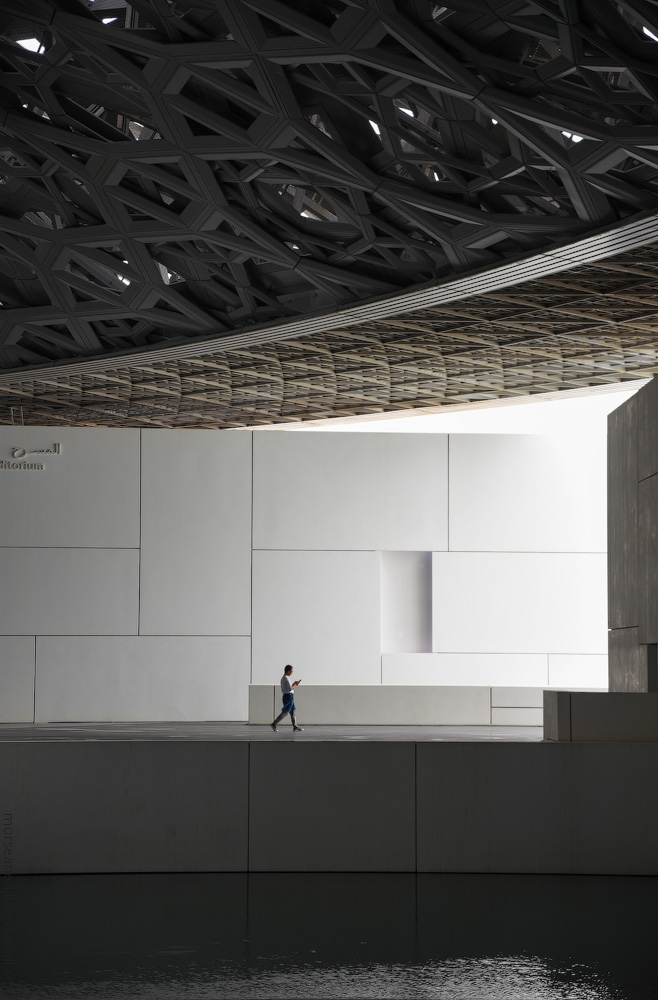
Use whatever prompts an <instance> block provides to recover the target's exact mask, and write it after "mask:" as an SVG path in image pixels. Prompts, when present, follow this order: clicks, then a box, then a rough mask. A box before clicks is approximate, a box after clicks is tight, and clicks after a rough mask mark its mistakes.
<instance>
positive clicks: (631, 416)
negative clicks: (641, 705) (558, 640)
mask: <svg viewBox="0 0 658 1000" xmlns="http://www.w3.org/2000/svg"><path fill="white" fill-rule="evenodd" d="M637 415H638V396H631V398H630V399H629V400H627V401H626V402H625V403H624V404H623V406H620V407H619V408H618V409H616V410H613V412H612V413H610V414H609V416H608V622H609V626H610V628H633V627H635V626H637V624H638V589H637V582H638V581H637V576H638V558H639V553H638V465H637V460H638V451H637V437H638V422H637Z"/></svg>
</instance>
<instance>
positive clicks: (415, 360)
mask: <svg viewBox="0 0 658 1000" xmlns="http://www.w3.org/2000/svg"><path fill="white" fill-rule="evenodd" d="M123 365H124V366H123V367H122V366H121V363H120V362H119V361H117V365H116V367H112V368H105V369H103V370H102V371H96V372H91V371H89V370H87V371H85V370H84V369H83V372H82V373H77V374H74V373H67V368H66V366H63V367H62V368H60V369H50V371H48V372H45V371H44V372H43V373H39V372H34V373H33V375H31V376H30V377H29V378H28V376H27V373H26V374H24V375H23V376H22V377H21V380H20V381H19V380H18V379H17V380H16V382H15V384H14V385H13V386H7V385H4V386H2V387H1V388H0V422H3V423H11V422H12V421H15V422H20V420H21V416H22V419H23V420H24V421H25V423H30V424H46V425H48V424H50V425H58V424H60V425H61V424H66V425H79V426H88V425H95V424H102V425H106V426H117V427H126V426H133V427H151V426H156V427H220V428H222V427H245V426H246V427H249V426H258V425H259V424H264V423H265V424H267V423H277V422H287V421H290V420H299V419H318V418H321V417H339V416H348V415H356V414H365V413H374V412H382V411H386V410H397V409H403V408H409V407H422V406H433V405H439V404H450V403H458V402H459V403H461V402H475V401H477V400H484V399H493V398H499V397H506V396H519V395H524V394H528V393H538V392H553V391H556V390H560V389H573V388H579V387H582V386H590V385H601V384H604V383H607V382H618V381H621V380H624V379H631V380H632V379H638V378H645V377H648V376H649V375H651V374H655V373H656V372H658V253H656V250H655V248H652V247H648V248H645V249H642V250H635V251H632V252H630V253H627V254H624V255H621V256H619V257H616V258H614V259H609V260H605V261H602V262H600V263H597V264H594V265H589V266H587V267H583V268H580V269H577V270H573V271H570V272H568V273H567V274H561V275H558V276H556V277H552V278H542V279H540V280H538V281H533V282H528V283H526V284H523V285H517V286H515V287H512V288H508V289H506V290H505V291H502V292H496V293H491V294H487V295H481V296H474V297H473V298H470V299H465V300H462V301H460V302H458V303H455V304H453V305H451V306H448V307H442V308H441V309H428V310H424V311H422V312H420V313H417V314H414V313H406V314H403V315H401V316H398V317H395V318H392V319H389V320H384V321H378V322H373V323H364V324H361V325H358V326H352V327H348V328H346V329H344V330H341V329H340V328H337V329H335V330H333V331H331V332H330V333H322V334H315V335H313V336H310V337H305V338H300V339H297V340H286V341H278V342H276V341H275V342H270V343H266V344H260V345H258V346H255V347H250V348H242V349H235V350H231V351H226V352H225V353H216V354H214V355H213V354H205V355H204V354H200V355H199V356H198V357H195V358H186V359H182V360H177V361H173V360H168V361H161V362H158V361H153V360H148V361H147V360H143V361H142V362H140V361H139V359H138V358H132V359H130V360H128V359H124V361H123ZM20 407H22V408H23V409H22V414H21V411H20ZM12 408H13V412H12Z"/></svg>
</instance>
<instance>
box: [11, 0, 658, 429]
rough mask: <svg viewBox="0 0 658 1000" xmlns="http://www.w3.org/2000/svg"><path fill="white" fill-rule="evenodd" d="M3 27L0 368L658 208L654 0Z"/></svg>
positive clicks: (172, 13) (254, 12)
mask: <svg viewBox="0 0 658 1000" xmlns="http://www.w3.org/2000/svg"><path fill="white" fill-rule="evenodd" d="M0 37H1V39H2V41H0V84H1V85H2V88H3V89H2V110H1V111H0V230H1V233H0V303H1V304H0V367H2V368H5V369H14V368H20V367H25V366H39V365H48V364H51V363H52V362H53V361H58V360H66V359H76V360H79V359H82V358H88V357H98V356H101V355H112V354H121V353H125V352H126V351H130V350H134V349H136V348H137V349H140V348H144V347H147V346H157V345H159V344H164V343H172V342H175V341H177V340H180V339H186V338H193V339H199V338H203V337H217V336H218V335H221V334H223V333H226V334H229V333H231V332H232V331H234V330H236V329H243V328H244V327H245V326H248V325H250V324H272V323H278V322H285V321H286V320H289V319H291V318H294V317H298V316H304V315H308V314H311V313H314V312H317V311H318V310H320V311H322V310H324V311H331V310H336V309H340V308H341V307H344V306H349V305H351V304H354V303H357V302H361V301H364V300H369V299H374V298H379V297H382V296H385V295H389V294H393V293H396V292H400V291H403V290H405V289H408V288H412V287H414V286H416V285H419V284H423V283H429V282H435V281H437V280H440V279H443V278H446V277H450V276H451V275H456V274H463V273H465V272H468V271H470V270H473V269H475V268H481V267H483V266H487V265H493V264H496V263H499V262H500V261H501V260H505V259H507V258H510V257H513V256H517V255H520V254H524V253H527V252H528V251H531V250H533V249H536V248H541V247H545V246H548V245H550V244H552V243H554V242H556V241H560V240H569V239H572V238H576V237H577V236H580V235H583V234H585V233H587V232H591V231H592V230H595V229H597V228H601V227H604V226H607V225H609V224H612V223H614V222H615V221H618V220H620V219H623V218H628V217H631V216H633V215H635V214H637V213H638V212H642V211H645V210H648V209H654V208H656V207H657V206H658V139H657V131H658V61H657V60H656V54H658V5H656V3H654V2H652V0H619V2H612V0H580V2H579V3H575V2H573V0H452V2H451V3H450V6H442V5H438V4H436V3H434V2H431V0H396V2H393V0H221V2H219V0H131V3H130V5H128V4H127V3H126V2H125V0H90V2H88V3H85V2H83V0H29V2H28V0H0ZM424 322H425V325H426V326H427V327H428V329H435V326H434V320H428V319H427V318H426V319H425V320H424ZM439 326H440V324H439ZM395 329H396V328H395V325H394V328H393V333H392V334H391V337H392V341H395V339H396V337H399V331H398V332H397V333H396V332H395ZM365 335H366V334H365V333H364V336H365ZM367 336H370V337H371V338H372V340H371V346H372V352H373V354H372V365H373V368H374V369H377V367H378V362H377V358H378V357H380V356H381V357H383V356H384V355H387V352H389V351H390V350H393V348H392V347H390V346H389V345H390V343H392V341H391V339H390V338H389V339H387V337H388V334H386V332H385V331H382V330H379V329H378V328H377V327H376V325H375V327H373V329H371V330H370V331H369V332H368V334H367ZM495 336H496V337H498V336H499V334H498V333H496V335H495ZM336 337H338V338H339V339H340V334H337V335H336ZM345 338H347V340H346V341H344V342H343V343H348V342H356V340H357V339H358V338H357V334H356V333H355V331H351V332H350V333H346V334H345ZM421 339H422V338H421ZM494 339H495V338H494ZM430 340H431V337H430V336H429V335H428V341H427V350H431V353H432V356H433V357H435V356H436V349H435V347H434V346H433V345H431V344H430V343H429V341H430ZM324 342H325V343H326V344H327V347H326V351H327V352H328V353H329V354H332V352H334V351H335V349H337V348H335V346H334V345H337V344H338V342H339V340H336V338H334V340H332V338H331V337H330V336H328V335H325V336H324ZM551 343H554V345H555V346H554V347H551V348H547V350H548V351H549V354H550V352H551V351H553V353H554V354H555V352H556V351H557V353H558V354H559V351H560V350H561V348H559V349H558V346H557V342H553V341H551ZM501 349H502V348H501ZM583 349H585V348H583ZM423 350H425V348H423ZM495 350H496V351H497V350H499V348H498V347H496V348H495ZM592 350H594V347H593V348H592ZM318 351H319V353H320V355H322V353H323V352H322V350H320V348H319V347H318ZM382 352H383V353H382ZM439 353H440V351H439ZM261 354H262V357H263V366H264V369H267V367H268V365H271V366H272V367H273V370H274V371H279V369H280V367H281V366H283V368H285V366H286V365H289V364H293V363H294V360H295V359H294V347H293V346H292V345H291V344H288V346H287V347H286V348H285V349H284V348H281V350H280V351H278V350H277V348H276V347H269V348H267V350H265V349H264V348H263V350H262V352H261ZM266 356H267V357H269V358H270V360H269V361H268V360H265V358H266ZM387 356H388V355H387ZM551 356H553V355H551ZM332 357H335V353H334V354H332ZM232 363H233V362H231V364H232ZM387 363H388V362H387ZM396 363H397V362H396ZM214 364H215V365H216V366H220V362H219V361H217V362H214ZM221 364H225V365H229V361H228V360H225V361H223V362H221ZM400 364H403V363H402V362H400ZM560 364H561V362H560ZM189 365H190V366H191V367H190V371H192V370H195V371H196V374H195V375H194V376H190V377H191V378H192V377H193V378H196V377H197V376H198V377H201V380H202V382H203V377H202V376H203V372H202V371H201V369H200V368H199V365H200V362H199V363H198V364H197V369H199V370H196V369H195V366H194V364H193V362H189ZM201 367H202V366H201ZM220 367H221V366H220ZM384 367H386V366H384ZM264 369H263V370H264ZM170 375H171V373H170V372H169V370H167V372H164V371H163V374H162V378H163V380H164V381H165V382H167V380H168V379H169V378H170ZM171 377H173V378H174V380H177V379H179V378H183V381H184V376H181V375H180V372H179V373H178V374H175V375H173V376H171ZM259 377H260V376H259V375H258V374H257V373H256V374H255V375H254V381H255V382H258V381H259ZM331 378H332V379H334V378H337V376H334V375H332V376H331ZM432 378H434V376H432ZM514 378H516V376H514ZM513 380H514V379H513ZM375 381H376V380H375ZM421 382H422V380H421ZM433 384H434V383H433ZM122 391H123V390H120V389H117V392H118V395H119V399H121V398H122V395H121V393H122ZM204 391H205V390H204ZM218 391H219V390H218ZM434 391H435V390H434V389H432V392H430V395H432V393H433V392H434ZM131 392H132V390H131ZM333 392H334V389H332V390H331V393H330V395H331V394H332V393H333ZM418 393H419V397H423V398H425V396H426V395H427V393H425V392H424V390H423V389H422V385H421V387H420V388H419V390H418ZM348 395H349V394H348ZM379 395H380V390H379V389H377V390H376V391H375V390H373V400H372V402H373V405H378V401H379ZM393 395H395V393H393ZM403 395H404V393H403ZM366 396H367V394H366ZM131 398H132V397H131ZM332 398H333V396H332ZM366 401H367V400H366V399H365V397H364V404H365V402H366ZM390 402H391V399H385V400H384V405H389V403H390ZM130 405H131V406H132V405H134V404H133V403H131V404H130ZM241 405H242V404H241ZM245 405H246V404H245ZM351 405H352V404H351V403H349V404H348V408H349V406H351ZM332 406H333V404H332V405H331V406H329V409H331V408H332ZM156 409H157V408H156ZM284 410H285V406H284ZM152 418H153V419H154V420H156V422H157V413H156V412H155V411H154V412H153V417H152ZM167 419H169V417H167ZM176 419H177V418H176ZM174 422H176V420H174Z"/></svg>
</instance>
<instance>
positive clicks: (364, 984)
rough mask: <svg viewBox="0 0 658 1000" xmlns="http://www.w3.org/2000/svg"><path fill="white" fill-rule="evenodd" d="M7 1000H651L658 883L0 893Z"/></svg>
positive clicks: (244, 882)
mask: <svg viewBox="0 0 658 1000" xmlns="http://www.w3.org/2000/svg"><path fill="white" fill-rule="evenodd" d="M2 887H3V890H4V898H3V901H2V904H3V911H2V912H3V921H2V926H3V939H2V949H1V952H0V961H2V963H3V965H2V972H3V976H4V981H3V987H2V990H1V991H0V995H2V997H5V998H7V1000H46V998H48V1000H50V998H62V1000H64V998H66V1000H133V998H158V1000H177V998H181V1000H187V998H189V1000H211V998H212V1000H221V998H235V1000H239V998H243V997H255V998H256V997H257V998H263V1000H265V998H273V1000H274V998H279V997H280V998H284V997H285V998H289V1000H292V998H320V997H351V998H361V997H363V998H365V997H378V998H387V997H405V998H415V997H435V998H440V1000H562V998H569V1000H655V998H656V997H657V996H658V959H657V957H656V956H657V951H658V949H657V947H656V926H657V921H656V915H657V914H658V905H657V904H658V879H651V878H621V877H616V878H602V877H580V876H577V877H573V876H572V877H566V876H523V875H512V876H505V875H419V876H415V875H331V874H326V875H296V876H292V875H250V876H246V875H78V876H57V875H53V876H31V877H30V876H23V877H17V878H13V879H11V880H7V879H5V880H4V883H3V886H2Z"/></svg>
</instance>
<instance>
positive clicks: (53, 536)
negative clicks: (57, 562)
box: [0, 427, 139, 549]
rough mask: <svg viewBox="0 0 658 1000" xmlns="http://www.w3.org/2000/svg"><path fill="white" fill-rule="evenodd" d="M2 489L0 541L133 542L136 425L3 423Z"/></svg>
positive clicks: (31, 543)
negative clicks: (24, 467)
mask: <svg viewBox="0 0 658 1000" xmlns="http://www.w3.org/2000/svg"><path fill="white" fill-rule="evenodd" d="M56 446H58V447H59V453H55V454H52V452H53V451H56ZM16 449H18V450H17V451H16V454H17V455H20V454H21V452H26V453H27V454H25V456H24V457H18V458H13V455H14V452H15V450H16ZM44 449H45V451H46V453H45V454H44V453H43V452H44ZM35 451H36V452H37V454H34V452H35ZM39 452H40V453H39ZM49 452H50V453H49ZM8 461H9V462H10V464H11V466H12V468H9V469H7V468H6V467H4V464H3V463H6V462H8ZM22 464H32V465H34V464H40V465H43V466H44V468H43V469H41V470H29V469H28V470H21V469H16V468H13V466H15V465H22ZM0 490H1V492H2V508H3V517H2V519H1V520H0V546H4V545H11V546H15V545H17V546H37V547H40V548H45V547H48V546H53V547H67V546H70V547H75V548H78V547H81V546H83V547H89V548H101V549H102V548H136V547H137V546H138V545H139V431H138V430H133V429H126V430H123V429H122V430H118V429H115V428H108V427H0Z"/></svg>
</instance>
